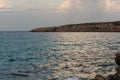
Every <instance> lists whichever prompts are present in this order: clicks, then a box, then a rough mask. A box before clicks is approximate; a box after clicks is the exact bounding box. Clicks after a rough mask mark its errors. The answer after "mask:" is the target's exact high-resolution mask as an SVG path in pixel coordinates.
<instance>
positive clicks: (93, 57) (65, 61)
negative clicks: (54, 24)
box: [0, 31, 120, 80]
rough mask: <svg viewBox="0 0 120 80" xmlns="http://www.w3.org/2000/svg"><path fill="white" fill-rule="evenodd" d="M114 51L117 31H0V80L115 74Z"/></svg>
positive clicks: (118, 46) (119, 48)
mask: <svg viewBox="0 0 120 80" xmlns="http://www.w3.org/2000/svg"><path fill="white" fill-rule="evenodd" d="M116 53H120V33H119V32H20V31H18V32H17V31H16V32H15V31H5V32H4V31H3V32H0V80H50V79H54V80H65V79H66V80H72V78H73V77H74V78H79V79H80V80H89V79H92V78H94V77H95V75H96V74H101V75H108V74H113V73H115V68H116V64H115V61H114V58H115V54H116ZM70 78H71V79H70ZM73 80H74V79H73Z"/></svg>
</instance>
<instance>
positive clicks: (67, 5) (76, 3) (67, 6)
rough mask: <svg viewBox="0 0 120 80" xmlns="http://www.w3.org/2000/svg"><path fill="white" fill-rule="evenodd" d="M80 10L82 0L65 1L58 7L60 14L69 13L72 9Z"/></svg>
mask: <svg viewBox="0 0 120 80" xmlns="http://www.w3.org/2000/svg"><path fill="white" fill-rule="evenodd" d="M80 8H81V1H80V0H65V1H63V2H62V3H61V4H60V5H59V6H58V7H57V9H58V11H59V12H68V11H69V10H71V9H74V10H80Z"/></svg>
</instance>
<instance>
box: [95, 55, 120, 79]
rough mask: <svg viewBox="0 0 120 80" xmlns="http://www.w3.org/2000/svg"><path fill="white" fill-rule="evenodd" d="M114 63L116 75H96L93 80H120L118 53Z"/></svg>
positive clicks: (119, 56) (119, 58)
mask: <svg viewBox="0 0 120 80" xmlns="http://www.w3.org/2000/svg"><path fill="white" fill-rule="evenodd" d="M115 62H116V64H117V65H118V66H117V68H116V73H115V74H112V75H108V76H107V77H103V76H102V75H96V76H95V79H93V80H120V53H117V54H116V57H115Z"/></svg>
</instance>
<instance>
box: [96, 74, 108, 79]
mask: <svg viewBox="0 0 120 80" xmlns="http://www.w3.org/2000/svg"><path fill="white" fill-rule="evenodd" d="M94 80H106V78H105V77H103V76H102V75H96V76H95V79H94Z"/></svg>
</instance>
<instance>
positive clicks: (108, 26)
mask: <svg viewBox="0 0 120 80" xmlns="http://www.w3.org/2000/svg"><path fill="white" fill-rule="evenodd" d="M30 32H120V21H114V22H94V23H81V24H68V25H61V26H54V27H43V28H36V29H33V30H31V31H30Z"/></svg>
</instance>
